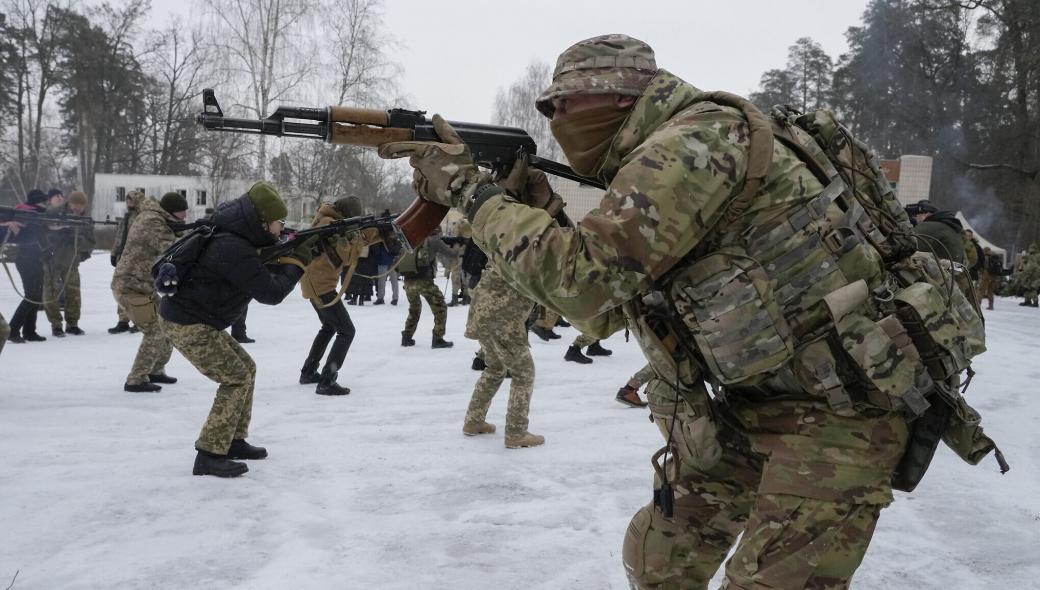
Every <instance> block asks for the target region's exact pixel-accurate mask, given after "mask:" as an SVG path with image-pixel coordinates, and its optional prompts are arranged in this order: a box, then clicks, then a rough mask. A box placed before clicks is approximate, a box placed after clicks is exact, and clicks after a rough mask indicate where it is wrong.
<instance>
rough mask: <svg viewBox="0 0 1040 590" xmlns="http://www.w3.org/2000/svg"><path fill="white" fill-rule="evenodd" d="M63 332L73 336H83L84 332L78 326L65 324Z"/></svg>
mask: <svg viewBox="0 0 1040 590" xmlns="http://www.w3.org/2000/svg"><path fill="white" fill-rule="evenodd" d="M65 333H66V334H72V335H73V336H84V335H86V332H84V331H83V330H81V329H80V327H79V326H65Z"/></svg>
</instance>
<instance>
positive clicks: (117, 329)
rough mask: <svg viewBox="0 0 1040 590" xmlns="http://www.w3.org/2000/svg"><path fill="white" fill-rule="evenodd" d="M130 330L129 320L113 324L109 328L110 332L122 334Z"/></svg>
mask: <svg viewBox="0 0 1040 590" xmlns="http://www.w3.org/2000/svg"><path fill="white" fill-rule="evenodd" d="M129 331H130V323H129V322H119V323H117V324H116V325H115V326H112V327H111V328H109V329H108V333H109V334H122V333H123V332H129Z"/></svg>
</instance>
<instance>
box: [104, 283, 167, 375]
mask: <svg viewBox="0 0 1040 590" xmlns="http://www.w3.org/2000/svg"><path fill="white" fill-rule="evenodd" d="M116 300H117V301H119V302H120V304H121V305H122V306H124V307H125V306H127V305H128V304H127V300H126V295H123V294H119V293H116ZM156 305H157V306H158V302H157V303H156ZM136 323H137V327H138V328H140V330H141V334H142V337H141V344H140V345H138V347H137V355H136V356H135V357H134V364H133V366H131V367H130V374H129V375H127V376H126V382H127V383H130V384H132V385H136V384H139V383H148V376H149V375H165V374H166V363H168V362H170V355H172V354H173V345H171V344H170V339H169V338H168V337H167V335H166V334H165V333H164V332H163V327H162V326H161V325H160V324H159V316H158V314H156V315H154V316H152V319H151V320H150V321H144V320H142V321H139V322H136Z"/></svg>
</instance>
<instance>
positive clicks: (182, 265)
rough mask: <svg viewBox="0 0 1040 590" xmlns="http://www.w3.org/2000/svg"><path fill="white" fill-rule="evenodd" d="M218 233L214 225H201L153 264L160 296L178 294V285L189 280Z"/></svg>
mask: <svg viewBox="0 0 1040 590" xmlns="http://www.w3.org/2000/svg"><path fill="white" fill-rule="evenodd" d="M216 233H217V230H216V227H215V226H213V225H212V224H200V225H198V226H196V227H195V228H194V229H192V230H191V231H189V232H188V233H187V234H185V235H183V236H181V237H180V238H179V239H178V240H177V241H176V242H174V243H173V244H171V245H170V247H169V248H167V249H166V250H165V251H164V252H163V253H162V254H160V255H159V258H158V259H157V260H156V261H155V263H154V264H152V279H153V280H155V282H156V291H157V292H158V293H159V294H160V295H163V296H170V295H174V294H176V292H177V284H178V283H183V282H184V281H186V280H187V279H188V276H189V275H190V274H191V271H192V269H193V268H195V264H196V263H197V262H198V260H199V256H201V255H202V251H203V250H205V249H206V245H207V244H208V243H209V241H210V239H211V238H212V237H213V236H214V235H215V234H216Z"/></svg>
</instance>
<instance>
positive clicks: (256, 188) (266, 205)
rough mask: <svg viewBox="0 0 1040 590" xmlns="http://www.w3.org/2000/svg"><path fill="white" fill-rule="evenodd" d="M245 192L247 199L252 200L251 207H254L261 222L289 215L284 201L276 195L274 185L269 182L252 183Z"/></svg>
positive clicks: (269, 221)
mask: <svg viewBox="0 0 1040 590" xmlns="http://www.w3.org/2000/svg"><path fill="white" fill-rule="evenodd" d="M246 194H247V195H249V200H250V201H252V202H253V208H254V209H256V214H257V216H258V217H259V218H260V221H261V222H263V223H271V222H272V221H279V220H282V219H285V217H286V216H287V215H289V210H288V209H286V207H285V202H284V201H282V198H281V197H279V196H278V191H277V190H275V188H274V185H272V184H271V183H269V182H264V181H260V182H258V183H256V184H254V185H253V187H252V188H250V189H249V192H248V193H246Z"/></svg>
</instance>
